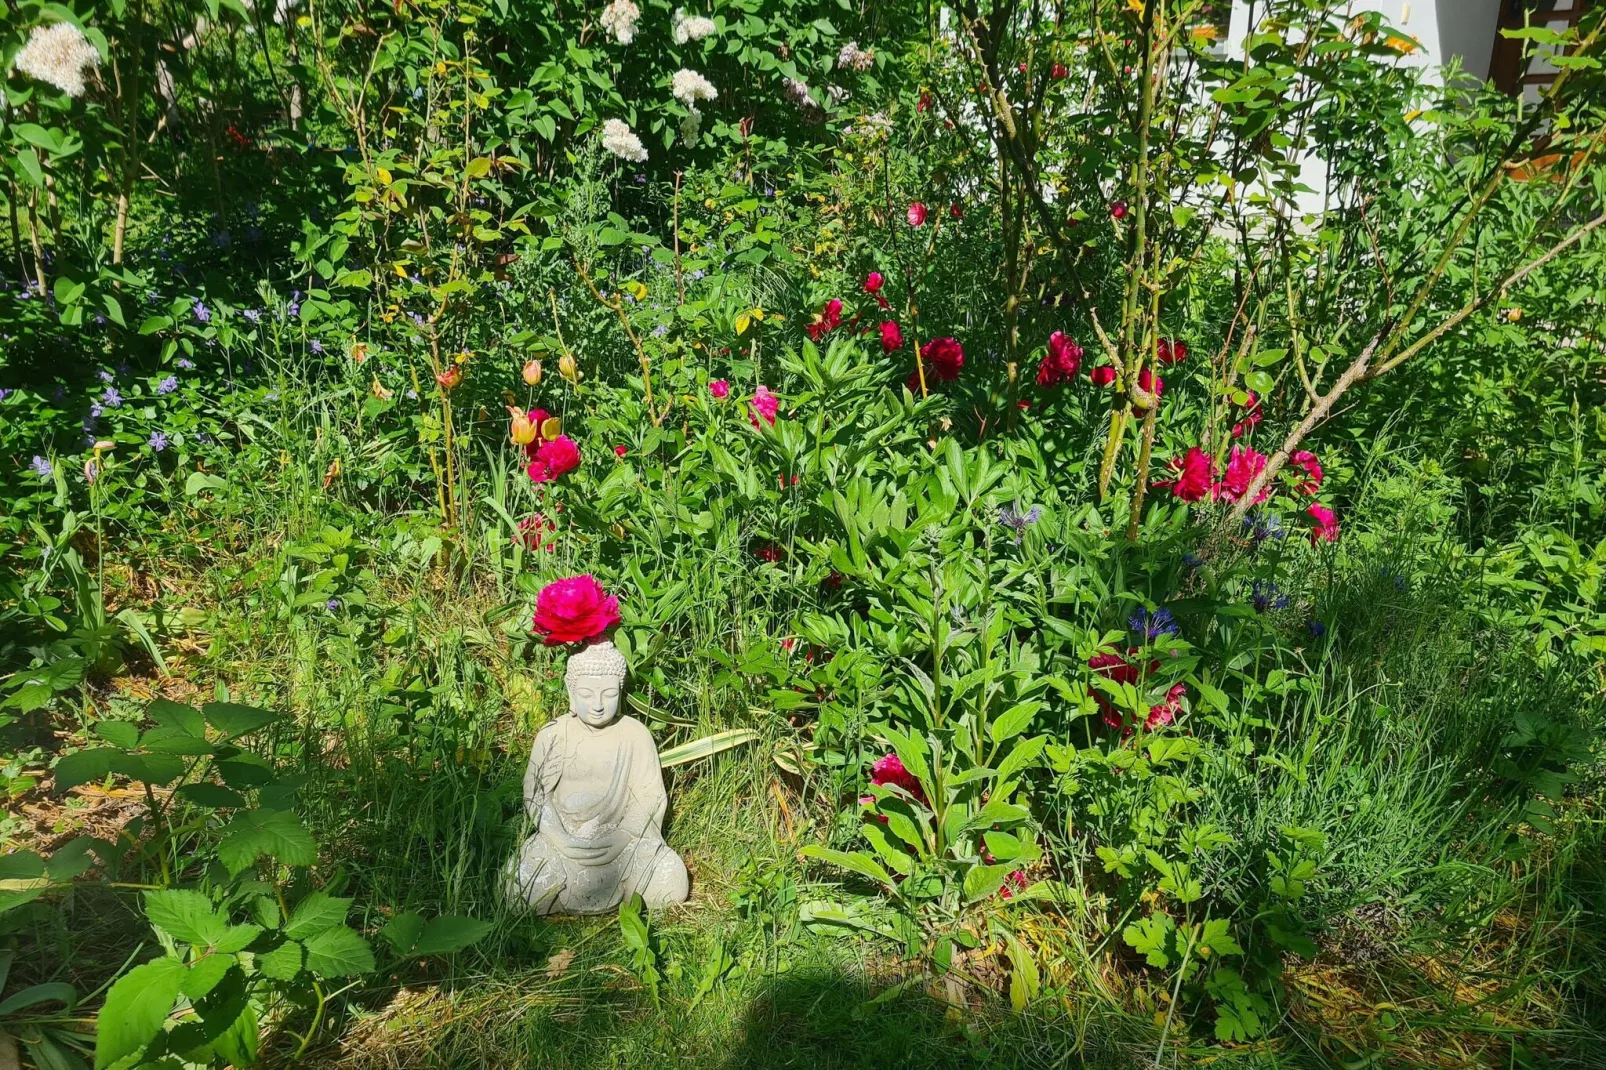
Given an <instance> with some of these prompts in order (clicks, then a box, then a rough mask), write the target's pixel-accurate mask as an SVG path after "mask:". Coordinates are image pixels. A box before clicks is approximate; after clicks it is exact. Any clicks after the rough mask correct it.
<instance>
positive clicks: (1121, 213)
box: [1110, 201, 1126, 219]
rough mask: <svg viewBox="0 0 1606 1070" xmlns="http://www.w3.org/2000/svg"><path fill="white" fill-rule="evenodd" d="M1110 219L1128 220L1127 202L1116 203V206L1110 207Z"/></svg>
mask: <svg viewBox="0 0 1606 1070" xmlns="http://www.w3.org/2000/svg"><path fill="white" fill-rule="evenodd" d="M1110 218H1111V219H1125V218H1126V202H1125V201H1116V202H1115V203H1114V204H1112V205H1110Z"/></svg>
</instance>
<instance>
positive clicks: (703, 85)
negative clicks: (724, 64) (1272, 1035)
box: [669, 67, 719, 108]
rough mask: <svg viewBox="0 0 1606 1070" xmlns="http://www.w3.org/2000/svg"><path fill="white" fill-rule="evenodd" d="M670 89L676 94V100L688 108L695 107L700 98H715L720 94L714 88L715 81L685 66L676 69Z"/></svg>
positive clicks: (670, 81)
mask: <svg viewBox="0 0 1606 1070" xmlns="http://www.w3.org/2000/svg"><path fill="white" fill-rule="evenodd" d="M669 91H670V92H671V93H672V94H674V97H675V99H676V100H678V101H680V102H681V103H682V104H684V105H686V107H688V108H695V107H696V106H697V102H698V101H700V100H713V99H714V98H715V97H717V96H719V90H717V89H715V88H714V83H712V82H710V81H709V80H708V79H707V78H704V77H703V76H702V75H700V74H698V73H697V72H696V71H693V70H687V69H686V68H685V67H682V68H681V69H680V70H678V71H676V72H675V76H674V77H673V78H671V79H670V80H669Z"/></svg>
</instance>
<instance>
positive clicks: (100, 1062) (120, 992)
mask: <svg viewBox="0 0 1606 1070" xmlns="http://www.w3.org/2000/svg"><path fill="white" fill-rule="evenodd" d="M183 980H184V964H183V963H182V962H180V961H179V960H178V959H171V958H162V959H157V960H156V961H155V962H147V963H145V965H143V966H135V967H134V968H133V969H132V970H129V971H128V972H127V973H125V974H124V975H123V976H122V977H121V978H119V979H118V981H117V983H116V984H114V985H112V987H111V991H110V992H108V993H107V994H106V1005H105V1006H104V1007H102V1008H101V1010H100V1015H99V1016H98V1017H97V1018H96V1019H95V1070H104V1068H106V1067H109V1066H111V1065H112V1064H113V1063H115V1062H117V1061H118V1060H120V1059H123V1058H125V1057H127V1056H129V1055H132V1054H134V1053H135V1052H137V1051H139V1050H140V1049H141V1048H143V1047H145V1045H147V1044H149V1043H150V1042H151V1041H152V1040H154V1039H156V1034H157V1033H159V1032H161V1029H162V1023H163V1022H164V1021H166V1020H167V1015H168V1012H170V1011H171V1010H172V1009H173V1001H174V1000H175V999H177V998H178V994H179V986H180V985H181V984H182V983H183Z"/></svg>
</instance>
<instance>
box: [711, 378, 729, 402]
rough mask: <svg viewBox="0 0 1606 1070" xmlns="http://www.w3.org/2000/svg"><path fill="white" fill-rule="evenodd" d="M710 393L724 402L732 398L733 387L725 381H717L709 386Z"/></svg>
mask: <svg viewBox="0 0 1606 1070" xmlns="http://www.w3.org/2000/svg"><path fill="white" fill-rule="evenodd" d="M708 392H709V393H710V394H712V395H714V397H716V398H718V399H719V400H720V401H724V400H725V399H726V398H727V397H729V396H730V392H731V385H730V383H728V382H726V381H725V380H723V379H715V380H714V381H713V382H711V383H709V384H708Z"/></svg>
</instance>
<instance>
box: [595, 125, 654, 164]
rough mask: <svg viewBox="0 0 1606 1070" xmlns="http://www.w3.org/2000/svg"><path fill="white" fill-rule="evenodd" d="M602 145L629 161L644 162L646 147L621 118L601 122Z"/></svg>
mask: <svg viewBox="0 0 1606 1070" xmlns="http://www.w3.org/2000/svg"><path fill="white" fill-rule="evenodd" d="M602 147H603V148H605V149H607V150H608V151H609V152H611V153H613V154H614V155H615V156H617V157H619V158H620V159H621V160H629V161H630V162H631V163H645V162H646V160H647V149H646V147H645V146H644V145H642V143H641V139H640V138H639V137H637V136H636V135H635V133H634V131H632V130H631V129H630V124H629V123H626V122H625V121H624V120H623V119H609V120H608V121H607V122H605V123H603V124H602Z"/></svg>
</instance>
